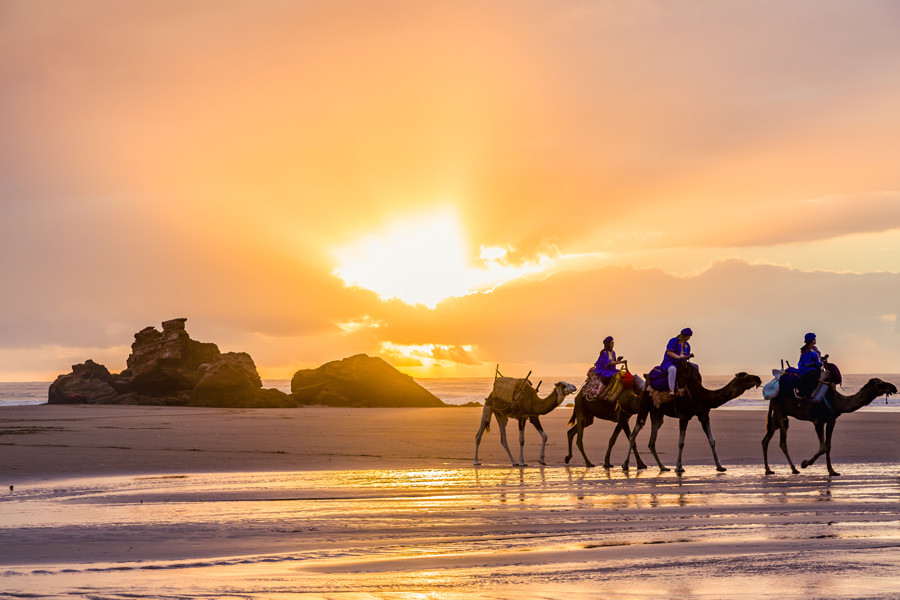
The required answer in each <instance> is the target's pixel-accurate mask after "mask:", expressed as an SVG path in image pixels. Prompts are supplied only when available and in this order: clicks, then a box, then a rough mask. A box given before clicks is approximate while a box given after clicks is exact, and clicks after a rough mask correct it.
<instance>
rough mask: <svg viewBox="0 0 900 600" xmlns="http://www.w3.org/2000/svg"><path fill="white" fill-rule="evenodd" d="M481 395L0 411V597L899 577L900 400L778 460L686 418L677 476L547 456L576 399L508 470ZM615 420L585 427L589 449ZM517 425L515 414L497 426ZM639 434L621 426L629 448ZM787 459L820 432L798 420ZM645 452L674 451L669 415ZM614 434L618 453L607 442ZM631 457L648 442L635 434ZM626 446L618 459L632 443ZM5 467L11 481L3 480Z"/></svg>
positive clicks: (749, 592) (601, 449)
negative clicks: (709, 437) (432, 404)
mask: <svg viewBox="0 0 900 600" xmlns="http://www.w3.org/2000/svg"><path fill="white" fill-rule="evenodd" d="M480 412H481V411H480V409H472V408H445V409H337V408H304V409H291V410H228V409H184V408H179V409H173V408H156V407H103V406H46V405H44V406H23V407H4V408H2V409H0V420H2V424H0V457H2V474H0V486H2V487H0V535H2V538H3V539H4V544H0V565H3V566H0V574H2V575H3V577H4V588H5V590H6V591H0V598H4V597H22V596H23V595H27V594H36V595H38V596H40V597H48V598H55V597H59V598H63V597H65V598H71V597H104V598H125V597H128V598H136V597H137V598H144V597H146V598H170V597H171V598H182V597H192V598H207V597H208V598H222V597H241V598H288V597H292V598H293V597H297V596H298V595H302V596H304V597H315V598H330V597H340V598H451V599H452V598H462V597H467V598H471V597H477V598H530V597H542V598H555V597H565V598H573V597H574V598H587V597H597V595H598V594H599V595H601V596H604V597H609V598H646V597H678V598H725V597H733V598H734V597H737V598H779V599H783V598H815V597H822V598H860V597H865V598H893V597H895V594H896V590H897V589H900V558H898V554H900V553H898V552H897V549H898V547H900V533H898V531H900V519H898V514H897V498H898V496H900V483H898V472H900V470H898V465H900V435H898V433H900V413H897V412H873V411H863V412H858V413H855V414H852V415H845V416H843V417H841V419H840V420H839V422H838V426H837V428H836V431H835V437H834V450H833V460H834V463H835V466H836V467H837V469H838V470H839V471H841V472H842V473H843V475H842V476H841V477H837V478H834V477H828V476H827V475H826V472H825V466H824V464H823V463H822V462H821V461H820V462H819V463H816V464H815V465H813V466H811V467H810V468H809V469H806V470H804V471H802V473H801V474H800V475H790V474H789V471H788V468H787V465H786V462H785V460H784V457H783V456H782V454H781V451H780V450H779V448H778V446H777V439H776V440H775V442H773V444H772V445H771V448H770V463H771V465H772V466H773V468H774V469H775V470H776V471H777V474H776V475H774V476H765V475H764V474H763V467H762V452H761V449H760V440H761V438H762V435H763V432H764V422H765V413H764V412H763V411H756V410H719V411H714V412H713V415H712V428H713V432H714V434H715V437H716V440H717V446H718V451H719V456H720V459H721V460H722V462H723V464H724V465H725V466H726V467H728V471H727V472H726V473H717V472H716V471H715V468H714V466H713V462H712V457H711V454H710V450H709V446H708V444H707V441H706V438H705V436H704V435H703V432H702V431H701V429H700V427H699V424H698V423H696V422H694V423H692V424H691V427H690V428H689V429H688V437H687V442H686V446H685V466H686V469H687V471H686V473H685V475H683V476H677V475H675V474H674V473H671V472H670V473H660V472H659V471H658V469H656V468H655V467H652V468H649V469H647V470H645V471H640V472H637V471H636V470H635V469H634V468H633V466H632V469H631V471H629V472H628V473H625V472H623V471H622V470H621V469H620V468H614V469H609V470H606V469H602V468H596V467H595V468H593V469H587V468H585V467H584V463H583V461H582V460H581V457H580V456H578V455H577V450H576V456H575V457H574V458H573V461H572V463H571V465H569V466H567V465H565V463H564V460H563V459H564V456H565V454H566V437H565V430H566V421H567V420H568V417H569V415H570V409H559V410H557V411H555V412H554V413H551V414H550V415H548V416H546V417H544V418H543V419H542V421H543V423H544V425H545V429H546V430H547V432H548V434H549V436H550V440H549V442H548V445H547V463H548V466H546V467H539V466H536V465H537V456H538V452H539V449H540V438H539V436H538V435H537V434H536V433H535V432H534V431H533V430H532V429H531V428H530V426H529V429H528V430H527V431H526V454H525V456H526V459H527V460H529V461H530V462H531V463H532V466H529V467H527V468H524V469H523V468H510V467H509V465H508V464H507V463H508V461H507V460H506V456H505V453H504V452H503V450H502V448H501V447H500V444H499V435H498V433H497V431H496V426H495V428H494V430H493V431H492V432H491V433H489V434H487V435H486V437H485V439H484V441H483V443H482V448H481V451H480V458H481V459H482V462H483V463H484V466H482V467H480V468H474V467H473V466H472V457H473V453H474V434H475V431H476V429H477V425H478V420H479V416H480ZM612 427H613V425H612V424H611V423H605V422H598V423H596V424H595V425H593V426H592V427H590V428H589V429H588V430H587V433H586V448H587V451H588V454H589V456H590V458H591V459H592V460H593V461H594V462H595V463H600V462H601V461H602V458H603V455H604V453H605V449H606V440H607V439H608V437H609V434H610V433H611V431H612ZM509 433H510V437H511V439H512V440H515V439H516V432H515V431H509ZM647 435H648V433H647V432H644V433H642V434H641V437H640V438H639V449H640V450H642V451H644V448H645V447H646V439H647ZM789 442H790V448H791V454H792V457H793V458H794V460H795V462H797V463H799V462H800V461H801V460H802V459H804V458H808V456H809V455H811V454H812V453H813V452H814V451H815V448H816V440H815V434H814V432H813V429H812V426H811V425H810V424H808V423H794V424H793V425H792V427H791V430H790V437H789ZM657 445H658V449H659V450H660V451H661V454H660V457H661V458H662V460H663V461H664V462H666V463H667V464H668V465H669V466H674V462H675V456H676V452H677V425H676V424H675V423H674V422H667V423H666V424H665V426H664V427H663V429H662V430H661V433H660V437H659V440H658V443H657ZM624 451H625V446H624V442H623V440H620V441H619V445H618V446H617V447H616V449H615V451H614V453H613V461H614V462H615V463H617V464H618V463H621V461H622V458H623V457H624ZM644 459H645V461H647V462H648V463H649V464H652V457H650V456H649V453H647V452H645V451H644ZM632 465H633V463H632ZM9 486H14V487H13V489H9V490H8V489H7V488H8V487H9Z"/></svg>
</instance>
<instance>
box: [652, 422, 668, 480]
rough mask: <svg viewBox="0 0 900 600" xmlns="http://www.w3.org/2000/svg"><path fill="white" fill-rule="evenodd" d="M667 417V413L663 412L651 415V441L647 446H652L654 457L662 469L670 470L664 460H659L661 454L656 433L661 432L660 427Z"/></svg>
mask: <svg viewBox="0 0 900 600" xmlns="http://www.w3.org/2000/svg"><path fill="white" fill-rule="evenodd" d="M665 418H666V417H665V415H663V414H662V413H659V415H656V414H653V415H651V417H650V420H651V427H650V441H649V442H647V447H648V448H650V454H652V455H653V458H655V459H656V464H657V465H658V466H659V470H660V471H668V470H669V468H668V467H667V466H665V465H664V464H662V461H661V460H659V455H658V454H656V434H657V433H659V428H660V427H662V424H663V421H664V420H665Z"/></svg>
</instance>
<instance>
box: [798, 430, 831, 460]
mask: <svg viewBox="0 0 900 600" xmlns="http://www.w3.org/2000/svg"><path fill="white" fill-rule="evenodd" d="M815 426H816V436H818V438H819V450H818V452H816V453H815V454H813V455H812V458H810V459H809V460H804V461H803V462H802V463H800V467H802V468H804V469H805V468H806V467H808V466H810V465H811V464H813V463H814V462H816V459H818V458H819V457H820V456H822V455H823V454H825V424H824V423H822V422H821V421H816V422H815Z"/></svg>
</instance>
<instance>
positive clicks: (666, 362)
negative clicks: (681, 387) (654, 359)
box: [660, 327, 694, 395]
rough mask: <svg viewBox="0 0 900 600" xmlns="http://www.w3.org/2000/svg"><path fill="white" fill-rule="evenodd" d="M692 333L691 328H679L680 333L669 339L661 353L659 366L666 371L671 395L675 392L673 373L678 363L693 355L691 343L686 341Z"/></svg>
mask: <svg viewBox="0 0 900 600" xmlns="http://www.w3.org/2000/svg"><path fill="white" fill-rule="evenodd" d="M692 335H694V332H693V331H691V328H690V327H685V328H684V329H682V330H681V333H679V334H678V335H677V336H675V337H673V338H672V339H671V340H669V343H668V344H667V345H666V353H665V354H664V355H663V361H662V364H661V365H660V366H661V367H662V369H663V371H666V372H668V375H669V392H670V393H671V394H673V395H674V394H675V392H676V390H675V373H676V372H677V369H678V364H679V363H680V362H681V361H682V360H686V359H689V358H693V356H694V354H693V353H692V352H691V345H690V343H688V340H690V339H691V336H692Z"/></svg>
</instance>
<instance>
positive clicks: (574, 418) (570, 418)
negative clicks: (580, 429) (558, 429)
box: [566, 408, 578, 427]
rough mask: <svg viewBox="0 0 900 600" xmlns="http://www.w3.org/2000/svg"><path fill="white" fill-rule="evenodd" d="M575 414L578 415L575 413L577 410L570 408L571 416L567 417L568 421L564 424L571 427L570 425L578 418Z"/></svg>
mask: <svg viewBox="0 0 900 600" xmlns="http://www.w3.org/2000/svg"><path fill="white" fill-rule="evenodd" d="M577 415H578V413H577V412H576V411H575V409H574V408H573V409H572V416H571V417H569V422H568V423H566V425H568V426H569V427H571V426H572V425H574V424H575V422H576V421H577V420H578V417H577Z"/></svg>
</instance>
